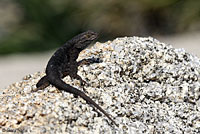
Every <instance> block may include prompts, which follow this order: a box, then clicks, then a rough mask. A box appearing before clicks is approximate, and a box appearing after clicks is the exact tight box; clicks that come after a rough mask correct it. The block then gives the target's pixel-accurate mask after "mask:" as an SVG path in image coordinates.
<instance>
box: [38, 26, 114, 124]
mask: <svg viewBox="0 0 200 134" xmlns="http://www.w3.org/2000/svg"><path fill="white" fill-rule="evenodd" d="M97 37H98V34H97V33H96V32H93V31H91V30H88V31H86V32H83V33H81V34H78V35H77V36H75V37H73V38H72V39H71V40H69V41H67V42H66V43H65V44H64V45H62V46H61V47H60V48H58V49H57V50H56V51H55V53H54V54H53V56H52V57H51V58H50V60H49V61H48V63H47V66H46V70H45V73H46V75H45V76H44V77H42V78H41V79H40V80H39V81H38V83H37V84H36V87H37V88H36V90H35V91H37V90H42V89H44V88H46V87H48V86H49V85H50V84H51V85H53V86H55V87H56V88H57V89H58V90H63V91H66V92H68V93H72V94H74V96H75V97H77V96H80V97H81V98H83V99H84V100H85V101H86V102H87V103H88V104H92V105H93V106H94V107H95V108H97V109H98V110H99V111H101V112H102V113H103V114H104V115H105V116H106V117H107V118H108V119H109V120H110V121H111V122H112V123H114V124H115V125H116V126H118V124H117V123H116V122H115V121H114V120H113V119H112V118H111V117H110V115H109V114H108V113H107V112H106V111H104V110H103V109H102V108H101V107H100V106H99V105H98V104H97V103H96V102H94V101H93V100H92V99H91V98H90V97H89V96H87V95H86V94H85V93H84V92H83V91H81V90H79V89H77V88H75V87H73V86H71V85H69V84H66V83H65V82H64V81H63V80H62V78H64V77H66V76H67V75H68V76H70V77H71V78H72V79H77V80H79V81H80V82H81V85H83V84H85V83H86V82H85V81H84V80H83V79H82V78H81V77H80V76H79V75H78V74H77V72H78V67H79V66H80V65H84V64H91V63H96V62H99V61H98V60H95V59H94V58H91V59H83V60H80V61H79V62H77V61H76V60H77V58H78V56H79V53H80V52H81V51H82V50H84V49H86V48H87V47H88V46H89V45H90V44H91V43H92V42H93V41H94V40H96V39H97Z"/></svg>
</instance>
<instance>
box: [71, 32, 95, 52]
mask: <svg viewBox="0 0 200 134" xmlns="http://www.w3.org/2000/svg"><path fill="white" fill-rule="evenodd" d="M97 37H98V34H97V33H96V32H93V31H90V30H88V31H86V32H83V33H81V34H79V35H77V36H76V37H75V40H76V41H75V42H76V43H75V44H74V47H75V48H77V49H80V50H83V49H85V48H87V47H88V46H89V45H90V44H91V43H92V41H94V40H95V39H97Z"/></svg>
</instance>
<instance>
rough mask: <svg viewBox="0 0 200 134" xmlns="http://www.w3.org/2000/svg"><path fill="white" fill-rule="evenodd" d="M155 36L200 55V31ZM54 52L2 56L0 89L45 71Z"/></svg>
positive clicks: (0, 61) (0, 58)
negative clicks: (27, 76) (29, 75)
mask: <svg viewBox="0 0 200 134" xmlns="http://www.w3.org/2000/svg"><path fill="white" fill-rule="evenodd" d="M154 38H156V39H158V40H160V41H161V42H164V43H166V44H171V45H172V46H173V47H175V48H184V49H185V50H186V51H187V52H190V53H191V54H194V55H197V56H198V57H200V43H199V42H200V32H195V33H188V34H182V35H174V36H165V37H154ZM52 53H53V52H52V51H51V52H46V53H38V54H29V55H22V54H21V55H10V56H3V57H0V89H1V88H5V87H6V86H8V85H10V84H12V83H14V82H17V81H20V80H21V79H22V78H23V77H24V76H25V75H28V74H32V73H35V72H38V71H44V69H45V66H46V64H47V62H48V59H49V58H50V56H51V55H52Z"/></svg>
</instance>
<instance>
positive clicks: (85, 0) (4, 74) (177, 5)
mask: <svg viewBox="0 0 200 134" xmlns="http://www.w3.org/2000/svg"><path fill="white" fill-rule="evenodd" d="M199 24H200V1H198V0H159V1H158V0H106V1H102V0H95V1H94V0H93V1H92V0H0V88H4V87H6V86H8V85H9V84H11V83H13V82H16V81H20V80H21V79H22V77H24V76H25V75H28V74H31V73H35V72H37V71H44V68H45V66H46V64H47V61H48V59H49V58H50V56H51V55H52V52H53V51H55V49H56V48H58V47H59V46H61V45H62V44H63V43H65V42H66V41H67V40H68V39H70V38H72V37H73V36H74V35H76V34H78V33H80V32H83V31H86V30H88V29H90V30H94V31H96V32H98V33H100V38H99V40H98V41H100V42H104V41H107V40H112V39H114V38H116V37H123V36H142V37H148V36H152V37H154V38H157V39H158V40H160V41H161V42H165V43H167V44H171V45H172V46H174V47H175V48H185V50H186V51H188V52H190V53H192V54H194V55H197V56H200V55H199V51H200V50H199V48H200V46H199V42H200V25H199Z"/></svg>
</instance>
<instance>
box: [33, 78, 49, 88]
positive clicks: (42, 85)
mask: <svg viewBox="0 0 200 134" xmlns="http://www.w3.org/2000/svg"><path fill="white" fill-rule="evenodd" d="M49 85H50V83H49V81H48V78H47V76H44V77H42V78H41V79H40V80H39V81H38V83H37V84H36V87H37V88H36V89H34V90H33V91H38V90H42V89H44V88H46V87H48V86H49Z"/></svg>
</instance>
